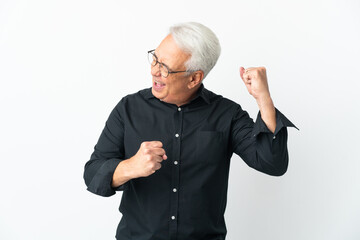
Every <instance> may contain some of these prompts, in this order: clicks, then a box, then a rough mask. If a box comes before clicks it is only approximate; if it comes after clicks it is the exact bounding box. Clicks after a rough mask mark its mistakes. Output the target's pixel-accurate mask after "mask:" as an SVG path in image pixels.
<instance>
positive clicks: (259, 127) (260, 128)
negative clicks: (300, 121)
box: [252, 107, 299, 137]
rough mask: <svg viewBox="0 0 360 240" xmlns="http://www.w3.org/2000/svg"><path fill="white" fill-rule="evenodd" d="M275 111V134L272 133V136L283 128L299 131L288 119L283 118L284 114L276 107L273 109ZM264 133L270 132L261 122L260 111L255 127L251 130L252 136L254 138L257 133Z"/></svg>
mask: <svg viewBox="0 0 360 240" xmlns="http://www.w3.org/2000/svg"><path fill="white" fill-rule="evenodd" d="M275 111H276V128H275V132H274V136H275V135H276V134H277V133H278V132H279V131H280V130H281V129H282V128H283V127H294V128H296V129H297V130H299V128H297V127H296V126H295V125H294V124H293V123H292V122H291V121H290V120H289V119H287V118H286V117H285V115H284V114H282V113H281V112H280V111H279V110H278V109H277V108H276V107H275ZM261 132H264V133H271V134H272V132H271V131H270V130H269V128H268V127H267V126H266V124H265V122H264V121H263V120H262V118H261V113H260V111H259V112H258V115H257V118H256V121H255V125H254V128H253V132H252V135H253V136H254V137H256V136H257V135H258V134H259V133H261Z"/></svg>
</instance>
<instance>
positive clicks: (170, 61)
mask: <svg viewBox="0 0 360 240" xmlns="http://www.w3.org/2000/svg"><path fill="white" fill-rule="evenodd" d="M155 55H156V56H157V58H158V61H159V62H161V63H163V64H165V65H166V66H168V68H169V71H185V70H186V68H185V65H184V64H185V62H186V61H187V60H188V59H189V58H190V54H187V53H185V52H183V51H182V50H181V49H180V48H179V47H178V46H177V45H176V43H175V41H174V39H173V38H172V36H171V35H168V36H167V37H166V38H165V39H164V40H163V41H162V42H161V43H160V45H159V46H158V47H157V48H156V50H155ZM151 75H152V82H153V85H152V94H153V95H154V96H155V97H156V98H159V99H160V100H162V101H164V102H168V103H172V104H176V105H178V106H180V105H182V104H185V103H187V102H188V101H189V100H190V99H191V98H192V96H193V95H194V91H195V86H194V82H193V80H194V76H193V74H190V75H189V74H188V73H187V72H180V73H170V74H169V76H168V77H167V78H164V77H163V76H161V73H160V71H159V65H158V64H157V65H156V66H155V67H152V68H151ZM198 85H199V84H198Z"/></svg>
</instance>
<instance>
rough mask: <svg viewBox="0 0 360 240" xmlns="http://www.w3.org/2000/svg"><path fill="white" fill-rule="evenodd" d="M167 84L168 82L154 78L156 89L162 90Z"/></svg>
mask: <svg viewBox="0 0 360 240" xmlns="http://www.w3.org/2000/svg"><path fill="white" fill-rule="evenodd" d="M165 85H166V84H164V83H162V82H159V81H156V80H154V83H153V87H154V88H155V90H161V89H163V88H164V87H165Z"/></svg>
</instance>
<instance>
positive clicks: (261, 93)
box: [240, 67, 270, 100]
mask: <svg viewBox="0 0 360 240" xmlns="http://www.w3.org/2000/svg"><path fill="white" fill-rule="evenodd" d="M240 77H241V79H242V80H243V81H244V83H245V86H246V88H247V90H248V92H249V93H250V94H251V95H252V96H253V97H254V98H255V99H256V100H258V99H260V98H263V97H267V96H270V92H269V86H268V81H267V76H266V68H265V67H250V68H247V69H245V68H243V67H240Z"/></svg>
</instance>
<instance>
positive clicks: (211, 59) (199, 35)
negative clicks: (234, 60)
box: [169, 22, 221, 78]
mask: <svg viewBox="0 0 360 240" xmlns="http://www.w3.org/2000/svg"><path fill="white" fill-rule="evenodd" d="M169 34H171V36H172V37H173V39H174V40H175V42H176V44H177V45H178V46H179V47H180V49H182V50H183V51H185V52H187V53H190V54H191V57H190V59H189V60H188V61H187V62H186V63H185V67H186V69H187V70H188V71H198V70H201V71H203V72H204V78H205V77H206V76H207V74H208V73H209V72H210V70H211V69H212V68H213V67H214V66H215V64H216V62H217V60H218V58H219V56H220V52H221V47H220V43H219V39H218V38H217V37H216V35H215V33H214V32H213V31H211V30H210V29H209V28H208V27H206V26H204V25H202V24H200V23H196V22H186V23H179V24H176V25H173V26H171V27H170V29H169Z"/></svg>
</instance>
